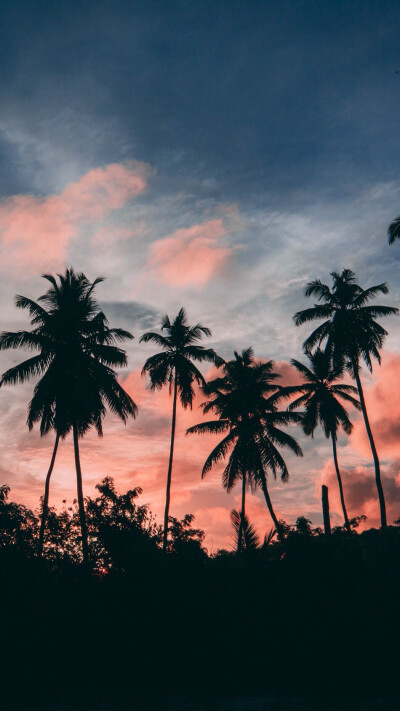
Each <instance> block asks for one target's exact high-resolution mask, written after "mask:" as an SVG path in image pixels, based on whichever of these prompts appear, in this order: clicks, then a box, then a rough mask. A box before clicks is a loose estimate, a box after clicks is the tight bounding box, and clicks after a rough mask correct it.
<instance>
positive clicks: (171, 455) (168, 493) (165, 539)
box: [163, 368, 178, 551]
mask: <svg viewBox="0 0 400 711" xmlns="http://www.w3.org/2000/svg"><path fill="white" fill-rule="evenodd" d="M177 395H178V383H177V381H176V368H175V373H174V401H173V405H172V425H171V448H170V451H169V463H168V474H167V489H166V496H165V512H164V533H163V550H164V551H165V550H166V549H167V542H168V517H169V502H170V499H171V477H172V462H173V459H174V442H175V426H176V400H177Z"/></svg>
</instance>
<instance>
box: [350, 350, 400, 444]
mask: <svg viewBox="0 0 400 711" xmlns="http://www.w3.org/2000/svg"><path fill="white" fill-rule="evenodd" d="M374 375H375V382H374V383H373V384H372V385H371V386H369V387H368V386H365V385H364V391H365V392H364V394H365V400H366V404H367V410H368V416H369V420H370V423H371V429H372V433H373V436H374V439H375V443H376V447H377V450H378V454H380V455H381V456H385V457H397V458H398V457H400V397H399V393H398V388H397V383H398V382H399V380H400V356H398V355H395V354H389V353H387V354H385V355H384V357H383V359H382V366H381V367H380V368H379V367H377V368H376V369H375V370H374ZM351 443H352V445H353V446H354V447H355V448H356V449H357V450H358V451H359V452H360V453H362V454H363V455H365V456H370V455H371V450H370V447H369V442H368V438H367V434H366V431H365V425H364V420H363V418H362V415H361V414H359V415H358V417H357V420H356V421H355V422H354V431H353V434H352V435H351Z"/></svg>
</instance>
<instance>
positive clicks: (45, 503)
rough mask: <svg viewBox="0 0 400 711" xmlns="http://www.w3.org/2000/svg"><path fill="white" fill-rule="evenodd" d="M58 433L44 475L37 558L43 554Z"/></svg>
mask: <svg viewBox="0 0 400 711" xmlns="http://www.w3.org/2000/svg"><path fill="white" fill-rule="evenodd" d="M59 439H60V435H59V434H58V433H57V436H56V441H55V443H54V449H53V454H52V457H51V461H50V466H49V471H48V472H47V476H46V483H45V486H44V497H43V507H42V519H41V521H40V531H39V551H38V554H39V558H41V557H42V555H43V541H44V530H45V528H46V521H47V516H48V513H49V493H50V477H51V474H52V472H53V469H54V462H55V461H56V454H57V449H58V442H59Z"/></svg>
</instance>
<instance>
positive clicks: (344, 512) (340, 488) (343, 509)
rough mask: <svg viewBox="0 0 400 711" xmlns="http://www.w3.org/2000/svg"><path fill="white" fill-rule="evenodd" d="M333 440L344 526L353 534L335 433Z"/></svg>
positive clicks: (332, 436) (332, 434) (332, 435)
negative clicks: (345, 500) (345, 499)
mask: <svg viewBox="0 0 400 711" xmlns="http://www.w3.org/2000/svg"><path fill="white" fill-rule="evenodd" d="M331 438H332V449H333V461H334V463H335V469H336V476H337V480H338V484H339V493H340V503H341V504H342V511H343V516H344V525H345V526H346V528H347V531H348V532H349V533H351V528H350V521H349V517H348V515H347V510H346V504H345V503H344V493H343V485H342V477H341V475H340V469H339V463H338V458H337V447H336V435H335V434H334V433H333V432H331Z"/></svg>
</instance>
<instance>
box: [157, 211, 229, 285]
mask: <svg viewBox="0 0 400 711" xmlns="http://www.w3.org/2000/svg"><path fill="white" fill-rule="evenodd" d="M226 234H227V228H226V226H225V223H224V221H223V219H222V218H217V219H214V220H208V221H206V222H202V223H200V224H198V225H193V226H192V227H189V228H186V229H180V230H177V231H176V232H173V233H172V234H171V235H168V236H167V237H163V238H162V239H159V240H156V241H155V242H153V244H152V245H151V247H150V252H149V257H148V266H149V267H150V268H151V269H154V270H155V272H156V275H157V277H158V278H159V279H161V280H162V281H164V282H166V283H168V284H170V285H172V286H183V287H190V286H194V287H201V286H204V285H205V284H206V283H207V282H209V281H210V279H212V278H213V277H214V276H215V275H216V274H219V273H220V272H221V271H222V269H223V268H224V266H225V265H226V263H227V261H228V259H229V257H230V256H231V254H232V249H231V248H230V247H228V246H221V244H220V240H221V238H222V237H225V236H226Z"/></svg>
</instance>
